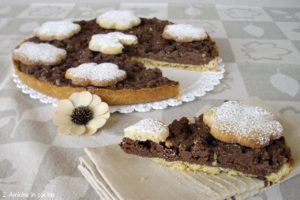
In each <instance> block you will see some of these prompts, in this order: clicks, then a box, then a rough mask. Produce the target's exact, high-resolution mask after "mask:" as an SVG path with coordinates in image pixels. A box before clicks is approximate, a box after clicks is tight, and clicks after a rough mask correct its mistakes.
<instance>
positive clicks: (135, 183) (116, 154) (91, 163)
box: [78, 99, 300, 200]
mask: <svg viewBox="0 0 300 200" xmlns="http://www.w3.org/2000/svg"><path fill="white" fill-rule="evenodd" d="M250 103H252V104H255V105H262V104H264V103H263V102H262V101H260V100H257V99H251V101H250ZM263 106H264V107H267V106H266V105H265V104H264V105H263ZM269 109H271V110H272V112H273V113H275V114H277V116H278V112H276V108H275V109H273V108H270V107H269ZM279 120H280V121H281V122H282V124H283V126H284V128H285V138H286V140H287V142H288V144H289V146H290V147H291V149H292V156H293V158H294V161H295V163H294V170H293V172H292V174H291V175H290V176H289V177H288V178H291V177H293V176H295V175H297V174H299V173H300V165H299V160H300V149H299V148H297V145H298V144H299V142H300V137H299V132H300V127H299V126H298V125H297V124H293V123H290V122H292V121H293V120H292V119H282V118H281V117H280V116H279ZM85 152H86V154H87V155H86V156H83V157H80V159H79V160H80V164H79V166H78V168H79V170H80V171H81V173H82V174H83V176H84V177H85V178H86V179H87V181H88V182H89V183H90V184H91V185H92V187H93V188H94V189H95V190H96V192H97V193H98V194H99V196H100V198H101V199H109V200H121V199H130V200H140V199H164V200H167V199H205V200H207V199H227V198H230V197H233V196H234V197H235V198H236V199H245V198H247V197H250V196H253V195H255V194H257V193H259V192H260V191H261V190H262V189H264V182H263V181H261V180H258V179H255V178H249V177H241V176H228V175H226V174H219V175H206V174H200V173H192V172H189V173H186V172H181V171H175V170H171V169H169V168H166V167H163V166H160V165H158V164H157V163H155V162H153V161H152V160H150V159H147V158H141V157H138V156H134V155H129V154H126V153H124V152H123V151H122V150H121V148H120V147H119V146H118V145H109V146H105V147H99V148H86V149H85ZM286 180H287V179H286Z"/></svg>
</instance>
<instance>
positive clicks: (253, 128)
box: [212, 101, 283, 145]
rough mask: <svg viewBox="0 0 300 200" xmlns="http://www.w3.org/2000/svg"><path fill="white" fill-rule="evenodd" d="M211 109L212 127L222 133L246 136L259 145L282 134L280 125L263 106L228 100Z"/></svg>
mask: <svg viewBox="0 0 300 200" xmlns="http://www.w3.org/2000/svg"><path fill="white" fill-rule="evenodd" d="M212 110H213V116H212V120H213V121H212V122H213V124H212V127H214V128H217V129H219V130H220V131H221V132H222V133H224V134H229V133H230V134H235V135H237V136H240V137H247V138H249V139H253V140H255V141H257V142H258V143H260V144H261V145H265V144H268V143H269V142H270V140H271V139H278V138H280V137H281V136H282V135H283V127H282V125H281V124H280V123H279V122H278V121H276V120H275V117H274V115H273V114H272V113H271V112H269V111H267V110H266V109H264V108H261V107H256V106H250V105H246V104H243V103H240V102H237V101H228V102H225V103H223V104H222V105H221V106H219V107H216V108H213V109H212Z"/></svg>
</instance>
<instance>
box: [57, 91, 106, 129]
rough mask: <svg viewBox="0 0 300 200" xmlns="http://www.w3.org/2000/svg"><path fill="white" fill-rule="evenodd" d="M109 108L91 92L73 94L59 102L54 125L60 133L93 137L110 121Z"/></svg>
mask: <svg viewBox="0 0 300 200" xmlns="http://www.w3.org/2000/svg"><path fill="white" fill-rule="evenodd" d="M109 117H110V113H109V107H108V105H107V103H105V102H102V101H101V98H100V97H99V96H97V95H94V94H91V93H90V92H87V91H84V92H76V93H73V94H72V95H71V96H70V97H69V99H63V100H60V101H58V103H57V109H56V111H55V114H54V117H53V123H54V124H55V125H57V126H58V132H59V133H62V134H68V135H71V134H73V135H92V134H94V133H96V131H97V130H98V129H99V128H101V127H102V126H104V124H105V123H106V121H107V120H108V119H109Z"/></svg>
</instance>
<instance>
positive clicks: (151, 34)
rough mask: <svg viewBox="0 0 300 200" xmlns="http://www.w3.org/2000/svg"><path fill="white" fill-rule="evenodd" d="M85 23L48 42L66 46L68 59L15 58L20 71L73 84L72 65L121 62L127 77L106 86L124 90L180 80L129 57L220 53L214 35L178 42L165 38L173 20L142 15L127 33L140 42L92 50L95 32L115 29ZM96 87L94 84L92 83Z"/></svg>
mask: <svg viewBox="0 0 300 200" xmlns="http://www.w3.org/2000/svg"><path fill="white" fill-rule="evenodd" d="M75 23H77V24H79V25H80V26H81V31H80V32H79V33H78V34H76V35H74V36H73V37H71V38H69V39H66V40H61V41H58V40H54V41H50V42H48V43H50V44H52V45H54V46H56V47H59V48H62V49H65V50H66V51H67V58H66V59H65V60H64V61H63V62H62V63H61V64H59V65H57V66H44V65H38V66H27V65H24V64H22V63H21V62H18V61H15V62H16V64H17V66H18V67H19V70H20V71H22V72H24V73H26V74H29V75H32V76H34V77H36V78H37V79H38V80H41V81H49V82H51V83H52V84H54V85H57V86H64V85H72V83H71V80H69V79H66V78H65V77H64V75H65V72H66V70H67V69H68V68H71V67H76V66H78V65H80V64H82V63H87V62H96V63H102V62H112V63H115V64H117V65H119V67H120V69H123V70H125V71H126V73H127V78H126V79H125V80H123V81H120V82H118V83H116V84H115V85H112V86H108V87H104V88H108V89H123V88H134V89H139V88H142V87H158V86H162V85H177V84H178V82H175V81H171V80H169V79H167V78H166V77H163V76H162V73H161V71H160V70H159V69H157V68H155V69H146V68H145V66H144V65H143V64H142V63H139V62H135V61H129V59H128V58H129V57H133V56H134V57H145V58H151V59H155V60H159V61H167V62H172V63H183V64H195V65H199V64H205V63H208V62H209V61H210V60H212V59H213V58H215V57H217V56H218V51H217V49H216V48H214V46H215V42H213V41H212V40H211V39H210V38H207V39H205V40H203V41H195V42H190V43H178V42H175V41H172V40H165V39H163V38H162V37H161V34H162V32H163V28H164V26H165V25H166V24H170V22H169V21H164V20H158V19H156V18H153V19H145V18H142V22H141V24H140V25H139V26H137V27H134V28H132V29H130V30H127V31H124V32H125V33H130V34H134V35H136V36H137V37H138V41H139V42H138V44H137V45H133V46H126V47H125V48H124V50H123V53H122V54H118V55H105V54H102V53H100V52H93V51H91V50H89V48H88V43H89V41H90V39H91V37H92V35H94V34H98V33H108V32H111V31H114V30H106V29H103V28H101V27H100V26H99V25H98V24H97V23H96V22H95V20H90V21H78V22H75ZM28 41H31V42H36V43H41V42H45V41H41V40H39V39H38V38H37V37H32V38H30V39H28ZM90 87H93V86H90Z"/></svg>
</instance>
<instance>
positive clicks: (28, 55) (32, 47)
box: [13, 42, 67, 65]
mask: <svg viewBox="0 0 300 200" xmlns="http://www.w3.org/2000/svg"><path fill="white" fill-rule="evenodd" d="M66 56H67V52H66V51H65V50H64V49H61V48H57V47H55V46H53V45H51V44H47V43H39V44H37V43H33V42H24V43H23V44H21V46H20V47H19V48H17V49H15V50H14V52H13V58H14V59H15V60H18V61H20V62H21V63H23V64H25V65H57V64H59V63H61V62H62V61H63V60H64V59H65V58H66Z"/></svg>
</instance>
